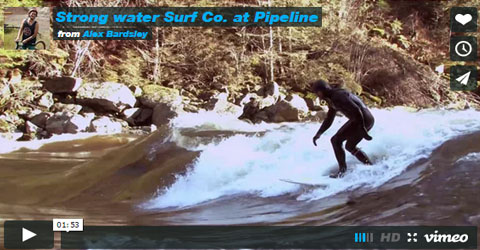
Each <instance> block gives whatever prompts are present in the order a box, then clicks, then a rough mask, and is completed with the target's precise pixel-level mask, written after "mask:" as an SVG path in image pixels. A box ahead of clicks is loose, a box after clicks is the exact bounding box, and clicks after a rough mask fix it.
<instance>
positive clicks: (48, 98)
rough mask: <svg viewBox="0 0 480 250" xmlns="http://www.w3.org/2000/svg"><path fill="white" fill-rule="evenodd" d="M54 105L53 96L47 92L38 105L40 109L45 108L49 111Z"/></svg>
mask: <svg viewBox="0 0 480 250" xmlns="http://www.w3.org/2000/svg"><path fill="white" fill-rule="evenodd" d="M53 104H54V102H53V95H52V93H50V92H47V93H45V94H43V95H42V96H41V97H40V99H39V100H38V105H39V106H40V107H44V108H47V109H49V108H50V107H52V106H53Z"/></svg>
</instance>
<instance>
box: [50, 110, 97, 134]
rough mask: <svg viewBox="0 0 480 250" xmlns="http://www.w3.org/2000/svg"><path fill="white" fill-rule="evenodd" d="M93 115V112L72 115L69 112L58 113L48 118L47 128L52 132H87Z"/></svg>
mask: <svg viewBox="0 0 480 250" xmlns="http://www.w3.org/2000/svg"><path fill="white" fill-rule="evenodd" d="M93 117H94V114H93V113H88V114H85V116H83V115H78V114H74V115H72V114H69V113H67V112H64V113H56V114H54V115H53V116H52V117H50V118H49V119H48V120H47V122H46V126H45V129H46V130H47V131H48V132H49V133H52V134H63V133H72V134H75V133H78V132H86V131H87V129H88V128H89V126H90V123H91V121H92V120H93Z"/></svg>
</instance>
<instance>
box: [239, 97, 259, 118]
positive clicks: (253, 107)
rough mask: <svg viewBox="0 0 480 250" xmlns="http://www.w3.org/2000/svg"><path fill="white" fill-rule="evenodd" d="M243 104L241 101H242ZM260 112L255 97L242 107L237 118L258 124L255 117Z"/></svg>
mask: <svg viewBox="0 0 480 250" xmlns="http://www.w3.org/2000/svg"><path fill="white" fill-rule="evenodd" d="M242 102H243V100H242ZM259 111H260V108H259V104H258V101H257V99H256V98H255V97H253V96H252V97H250V101H249V102H248V103H245V104H244V106H243V113H242V115H240V117H238V119H240V120H243V119H247V120H250V121H252V122H253V123H256V122H258V121H257V119H256V115H257V114H258V112H259Z"/></svg>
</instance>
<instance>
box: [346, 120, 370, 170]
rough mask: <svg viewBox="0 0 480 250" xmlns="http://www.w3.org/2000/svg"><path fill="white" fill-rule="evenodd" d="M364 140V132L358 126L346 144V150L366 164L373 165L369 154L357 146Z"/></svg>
mask: <svg viewBox="0 0 480 250" xmlns="http://www.w3.org/2000/svg"><path fill="white" fill-rule="evenodd" d="M362 139H363V131H362V128H361V127H360V126H357V129H356V130H355V133H353V134H352V135H351V136H350V137H349V138H348V139H347V143H346V144H345V149H346V150H347V151H348V152H350V153H351V154H352V155H353V156H355V157H356V158H357V159H358V160H359V161H361V162H362V163H364V164H367V165H372V161H370V159H369V158H368V156H367V154H365V152H363V151H362V150H360V149H359V148H358V147H357V145H358V143H360V141H362Z"/></svg>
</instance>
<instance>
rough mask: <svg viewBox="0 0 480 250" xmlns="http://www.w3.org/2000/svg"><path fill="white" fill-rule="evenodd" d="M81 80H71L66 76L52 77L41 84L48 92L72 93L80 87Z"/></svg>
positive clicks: (71, 78)
mask: <svg viewBox="0 0 480 250" xmlns="http://www.w3.org/2000/svg"><path fill="white" fill-rule="evenodd" d="M82 83H83V80H82V79H81V78H73V77H68V76H62V77H54V78H49V79H46V80H45V81H44V82H43V83H42V84H43V87H45V88H46V89H47V90H48V91H50V92H52V93H54V94H57V93H73V92H75V91H77V90H78V89H79V88H80V86H81V85H82Z"/></svg>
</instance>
